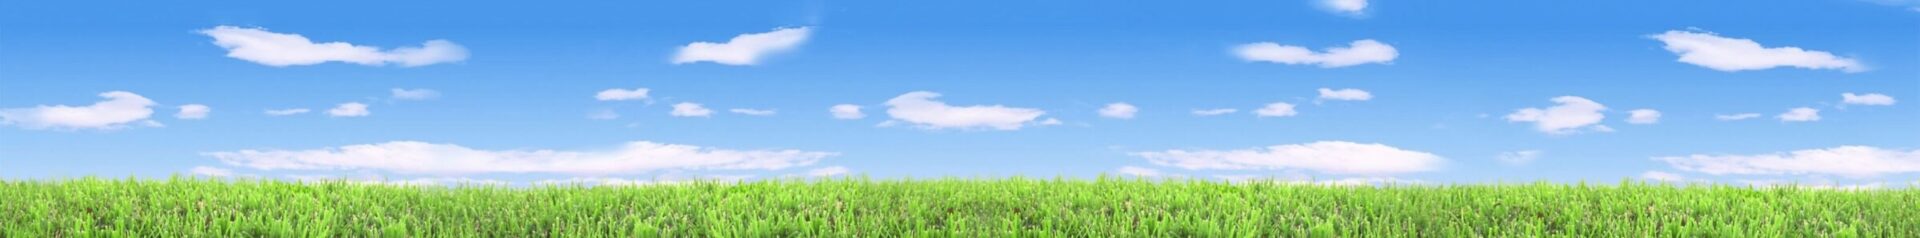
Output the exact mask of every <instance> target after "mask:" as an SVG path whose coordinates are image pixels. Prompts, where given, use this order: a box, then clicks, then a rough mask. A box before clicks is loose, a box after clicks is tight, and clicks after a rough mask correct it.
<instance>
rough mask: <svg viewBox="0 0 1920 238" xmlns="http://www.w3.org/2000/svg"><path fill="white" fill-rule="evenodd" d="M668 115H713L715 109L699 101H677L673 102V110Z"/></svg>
mask: <svg viewBox="0 0 1920 238" xmlns="http://www.w3.org/2000/svg"><path fill="white" fill-rule="evenodd" d="M667 115H671V116H676V117H711V116H713V109H707V107H706V106H701V105H700V104H699V103H690V102H683V103H675V104H673V111H670V112H667Z"/></svg>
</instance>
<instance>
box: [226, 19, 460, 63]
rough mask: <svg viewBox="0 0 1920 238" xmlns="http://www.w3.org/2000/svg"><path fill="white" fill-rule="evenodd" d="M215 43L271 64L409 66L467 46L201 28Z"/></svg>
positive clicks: (449, 58)
mask: <svg viewBox="0 0 1920 238" xmlns="http://www.w3.org/2000/svg"><path fill="white" fill-rule="evenodd" d="M200 34H205V35H207V36H211V37H213V44H214V45H218V46H220V48H226V49H227V57H233V58H235V59H241V60H246V61H252V62H254V63H259V64H263V65H267V66H274V67H285V66H295V65H314V64H321V63H326V62H332V61H338V62H346V63H354V64H361V65H385V64H399V65H400V66H405V67H414V66H424V65H431V64H438V63H447V62H459V61H462V60H466V59H467V48H465V47H461V46H460V45H458V44H454V43H453V42H451V41H446V40H430V41H427V42H426V43H424V44H422V45H421V46H420V47H401V48H397V49H393V50H385V51H383V50H380V48H378V47H371V46H359V45H353V44H349V43H346V42H326V43H314V42H313V40H308V39H307V37H305V36H300V35H298V34H285V33H274V32H269V31H266V29H262V28H241V27H233V26H217V27H214V28H213V29H206V30H201V31H200Z"/></svg>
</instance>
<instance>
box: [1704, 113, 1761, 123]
mask: <svg viewBox="0 0 1920 238" xmlns="http://www.w3.org/2000/svg"><path fill="white" fill-rule="evenodd" d="M1754 118H1760V114H1759V113H1740V114H1720V115H1713V119H1714V120H1721V121H1738V120H1746V119H1754Z"/></svg>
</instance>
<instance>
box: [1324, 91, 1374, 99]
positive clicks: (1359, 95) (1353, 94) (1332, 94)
mask: <svg viewBox="0 0 1920 238" xmlns="http://www.w3.org/2000/svg"><path fill="white" fill-rule="evenodd" d="M1372 99H1373V93H1368V92H1367V91H1365V90H1360V89H1353V88H1346V89H1338V90H1336V89H1330V88H1320V100H1332V101H1366V100H1372Z"/></svg>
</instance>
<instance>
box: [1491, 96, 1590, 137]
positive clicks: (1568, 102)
mask: <svg viewBox="0 0 1920 238" xmlns="http://www.w3.org/2000/svg"><path fill="white" fill-rule="evenodd" d="M1553 102H1554V103H1558V104H1559V105H1555V106H1552V107H1547V108H1545V109H1541V108H1522V109H1520V110H1518V111H1514V112H1513V114H1507V121H1509V122H1533V123H1534V124H1533V127H1534V129H1536V130H1540V132H1546V133H1547V134H1555V135H1564V134H1573V133H1578V132H1580V130H1581V129H1592V130H1596V131H1607V130H1608V129H1606V127H1605V126H1602V125H1600V120H1601V119H1606V117H1607V116H1606V115H1604V114H1600V111H1602V110H1607V107H1606V106H1604V105H1600V103H1598V102H1594V101H1593V100H1587V99H1586V98H1582V97H1575V96H1560V97H1555V98H1553Z"/></svg>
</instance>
